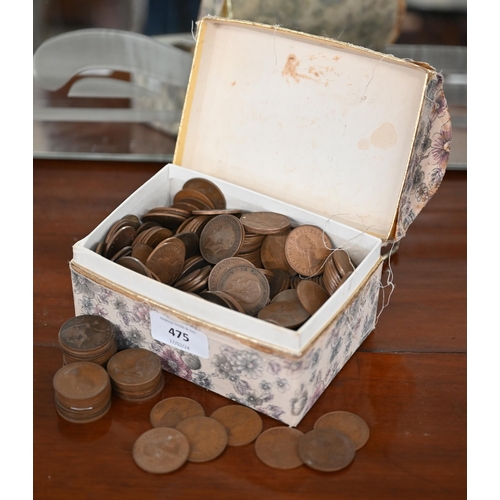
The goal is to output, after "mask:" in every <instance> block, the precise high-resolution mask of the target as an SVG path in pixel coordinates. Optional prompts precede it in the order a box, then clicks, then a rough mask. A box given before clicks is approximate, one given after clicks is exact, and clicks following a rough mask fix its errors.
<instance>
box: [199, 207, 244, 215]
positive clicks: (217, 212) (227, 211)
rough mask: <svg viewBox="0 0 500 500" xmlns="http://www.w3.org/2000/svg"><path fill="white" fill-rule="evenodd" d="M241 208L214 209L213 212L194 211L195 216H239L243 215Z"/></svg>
mask: <svg viewBox="0 0 500 500" xmlns="http://www.w3.org/2000/svg"><path fill="white" fill-rule="evenodd" d="M241 212H242V211H241V210H240V209H239V208H213V209H212V210H200V209H196V210H193V212H192V213H193V215H239V214H241Z"/></svg>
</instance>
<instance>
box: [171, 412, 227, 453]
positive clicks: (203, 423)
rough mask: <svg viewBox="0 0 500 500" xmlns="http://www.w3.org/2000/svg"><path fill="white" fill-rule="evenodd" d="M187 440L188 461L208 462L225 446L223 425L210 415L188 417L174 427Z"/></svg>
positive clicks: (225, 435)
mask: <svg viewBox="0 0 500 500" xmlns="http://www.w3.org/2000/svg"><path fill="white" fill-rule="evenodd" d="M175 428H176V429H177V430H178V431H180V432H182V433H183V434H184V435H185V436H186V438H187V440H188V442H189V456H188V461H189V462H208V461H209V460H213V459H214V458H217V457H218V456H219V455H220V454H221V453H222V452H223V451H224V450H225V449H226V447H227V432H226V429H225V428H224V426H223V425H222V424H221V423H220V422H218V421H217V420H215V419H213V418H210V417H204V416H200V417H190V418H186V419H185V420H182V421H181V422H179V423H178V424H177V425H176V427H175Z"/></svg>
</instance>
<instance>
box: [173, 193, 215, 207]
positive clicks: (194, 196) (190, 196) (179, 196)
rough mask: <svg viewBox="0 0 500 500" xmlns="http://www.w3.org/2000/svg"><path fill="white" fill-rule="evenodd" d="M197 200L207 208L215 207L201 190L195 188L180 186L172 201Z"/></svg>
mask: <svg viewBox="0 0 500 500" xmlns="http://www.w3.org/2000/svg"><path fill="white" fill-rule="evenodd" d="M185 199H186V200H199V201H201V202H202V203H203V204H204V205H205V206H207V207H208V208H209V209H211V208H212V209H213V208H216V207H215V205H214V202H213V201H212V200H211V199H210V198H209V197H208V196H207V195H206V194H204V193H203V192H202V191H199V190H196V189H189V188H182V189H181V190H180V191H177V193H175V195H174V203H179V202H181V201H182V200H185Z"/></svg>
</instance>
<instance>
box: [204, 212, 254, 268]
mask: <svg viewBox="0 0 500 500" xmlns="http://www.w3.org/2000/svg"><path fill="white" fill-rule="evenodd" d="M244 236H245V230H244V229H243V225H242V224H241V222H240V220H239V219H238V218H237V217H235V216H234V215H217V216H215V217H214V218H213V219H210V220H209V221H208V222H207V223H206V225H205V227H204V228H203V230H202V232H201V235H200V252H201V255H203V258H204V259H205V260H206V261H207V262H210V264H217V263H218V262H220V261H221V260H223V259H227V258H228V257H234V256H235V255H236V254H237V253H238V252H239V250H240V248H241V245H242V243H243V239H244Z"/></svg>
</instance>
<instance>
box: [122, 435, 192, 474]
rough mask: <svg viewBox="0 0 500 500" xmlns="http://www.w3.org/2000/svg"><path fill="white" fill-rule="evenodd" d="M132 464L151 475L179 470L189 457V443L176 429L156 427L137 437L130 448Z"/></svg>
mask: <svg viewBox="0 0 500 500" xmlns="http://www.w3.org/2000/svg"><path fill="white" fill-rule="evenodd" d="M132 456H133V458H134V462H135V463H136V464H137V465H138V466H139V467H140V468H141V469H143V470H145V471H146V472H150V473H151V474H166V473H167V472H173V471H174V470H177V469H179V467H181V466H182V465H183V464H184V463H185V462H186V460H187V458H188V456H189V443H188V440H187V438H186V436H184V434H182V432H180V431H178V430H177V429H172V428H169V427H158V428H155V429H150V430H148V431H146V432H144V433H143V434H141V435H140V436H139V438H138V439H137V440H136V442H135V443H134V446H133V448H132Z"/></svg>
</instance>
